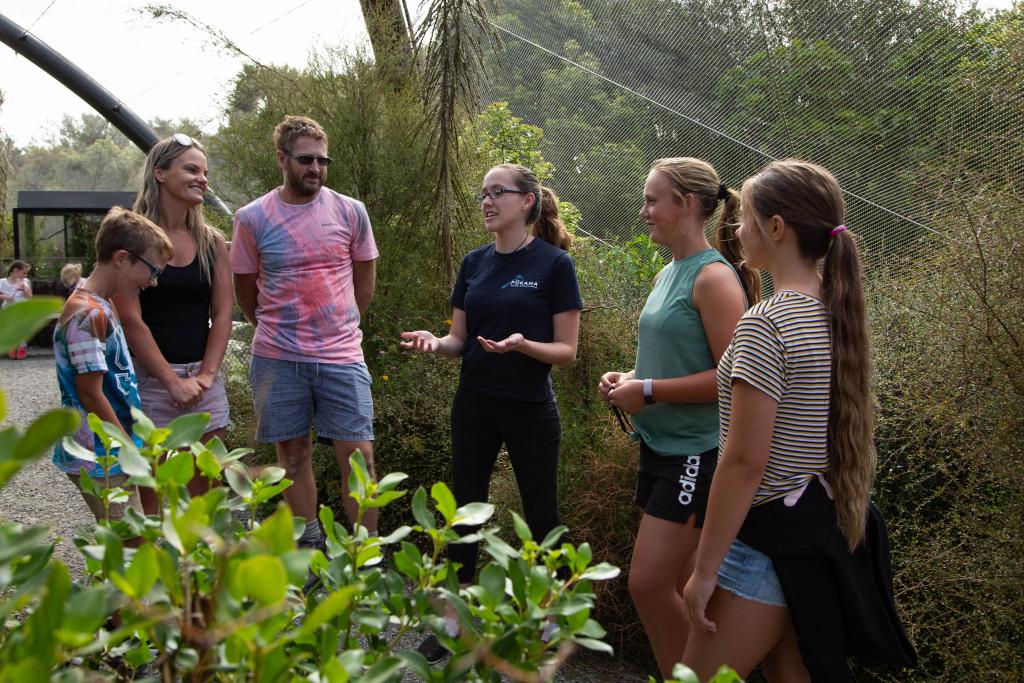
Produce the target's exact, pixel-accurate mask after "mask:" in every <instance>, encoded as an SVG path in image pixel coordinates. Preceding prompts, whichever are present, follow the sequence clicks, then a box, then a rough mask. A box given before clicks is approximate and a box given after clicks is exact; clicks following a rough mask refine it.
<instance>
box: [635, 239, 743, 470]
mask: <svg viewBox="0 0 1024 683" xmlns="http://www.w3.org/2000/svg"><path fill="white" fill-rule="evenodd" d="M715 261H720V262H722V263H724V264H726V265H728V266H729V267H730V268H732V265H731V264H730V263H729V262H728V261H727V260H726V259H725V257H723V256H722V255H721V254H720V253H718V251H716V250H715V249H705V250H704V251H701V252H698V253H696V254H692V255H690V256H687V257H686V258H684V259H680V260H678V261H672V263H670V264H668V265H667V266H665V268H664V269H663V270H662V271H661V274H660V275H659V277H658V281H657V282H656V283H655V285H654V289H652V290H651V293H650V295H649V296H648V297H647V303H646V304H644V310H643V312H642V313H641V314H640V324H639V340H638V342H637V351H636V378H637V379H647V378H648V377H650V378H653V379H668V378H671V377H685V376H687V375H693V374H695V373H698V372H702V371H704V370H708V369H710V368H713V367H715V359H714V356H712V355H711V349H710V348H709V347H708V338H707V335H706V334H704V325H703V323H702V322H701V318H700V313H699V312H698V311H697V309H696V308H694V306H693V283H694V281H695V280H696V279H697V276H698V275H700V271H701V269H703V268H704V266H706V265H707V264H709V263H713V262H715ZM633 427H634V429H635V430H636V433H637V435H638V436H640V437H641V438H642V439H643V440H644V442H645V443H646V444H647V445H648V446H650V448H651V450H653V451H654V452H655V453H658V454H659V455H664V456H684V455H695V454H697V453H703V452H704V451H707V450H710V449H711V448H714V447H715V446H717V445H718V402H717V401H714V402H711V403H665V402H658V403H655V404H654V405H649V406H644V407H643V408H642V409H641V410H640V411H639V412H637V413H636V414H635V415H633Z"/></svg>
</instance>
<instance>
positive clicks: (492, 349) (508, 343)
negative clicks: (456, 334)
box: [476, 332, 526, 353]
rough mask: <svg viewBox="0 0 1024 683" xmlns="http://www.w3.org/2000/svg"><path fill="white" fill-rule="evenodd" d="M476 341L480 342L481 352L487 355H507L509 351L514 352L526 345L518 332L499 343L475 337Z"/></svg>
mask: <svg viewBox="0 0 1024 683" xmlns="http://www.w3.org/2000/svg"><path fill="white" fill-rule="evenodd" d="M476 340H477V341H478V342H480V346H481V347H482V348H483V350H484V351H486V352H488V353H508V352H509V351H515V350H516V349H518V348H519V347H521V346H522V345H523V344H525V343H526V339H525V338H524V337H523V335H522V334H521V333H519V332H514V333H512V334H510V335H509V336H507V337H505V338H504V339H502V340H501V341H492V340H490V339H484V338H483V337H477V338H476Z"/></svg>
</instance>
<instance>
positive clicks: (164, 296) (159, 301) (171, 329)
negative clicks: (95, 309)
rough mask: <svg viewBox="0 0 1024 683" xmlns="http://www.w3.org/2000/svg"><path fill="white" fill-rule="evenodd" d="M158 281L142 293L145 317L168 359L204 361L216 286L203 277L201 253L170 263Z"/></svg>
mask: <svg viewBox="0 0 1024 683" xmlns="http://www.w3.org/2000/svg"><path fill="white" fill-rule="evenodd" d="M212 256H213V255H212V254H211V259H210V266H211V267H212V266H213V263H214V260H213V258H212ZM158 283H159V284H158V285H157V286H156V287H147V288H146V289H144V290H142V293H141V294H140V295H139V305H140V306H141V307H142V321H143V322H144V323H146V325H147V326H148V327H149V330H150V332H152V333H153V338H154V339H155V340H156V345H157V346H158V347H159V348H160V353H162V354H163V356H164V358H165V359H167V362H168V363H196V362H198V361H201V360H202V359H203V354H204V353H205V352H206V338H207V336H209V334H210V301H211V299H212V298H213V297H212V294H213V287H212V285H211V282H210V280H209V279H207V278H205V277H203V274H202V270H201V269H200V267H199V254H198V253H197V254H196V257H195V258H194V259H192V263H190V264H189V265H187V266H182V267H180V268H177V267H175V266H167V267H166V268H165V269H164V272H163V273H162V274H161V275H160V279H159V280H158Z"/></svg>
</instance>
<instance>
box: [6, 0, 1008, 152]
mask: <svg viewBox="0 0 1024 683" xmlns="http://www.w3.org/2000/svg"><path fill="white" fill-rule="evenodd" d="M163 2H164V3H165V4H170V5H173V6H174V7H176V8H178V9H180V10H182V11H185V12H187V13H189V14H191V15H192V16H193V17H195V18H196V19H198V20H200V21H203V22H204V23H206V24H209V25H211V26H213V27H216V28H218V29H220V30H221V31H222V32H223V33H225V34H227V36H228V37H230V38H231V39H232V40H234V41H235V42H236V43H237V44H238V45H240V46H241V48H242V49H243V50H245V51H246V52H248V53H249V54H250V55H252V56H253V57H254V58H256V59H258V60H260V61H261V62H263V63H273V64H289V65H292V66H297V67H301V66H303V65H304V64H305V63H306V60H307V57H308V55H309V54H310V52H311V51H312V50H316V49H318V48H320V47H322V46H324V45H329V46H334V47H346V48H352V49H354V48H355V47H357V46H365V45H367V44H368V39H367V37H366V28H365V24H364V22H363V16H362V12H361V11H360V9H359V0H275V1H273V2H271V1H270V0H163ZM146 4H147V2H146V0H134V1H133V0H0V14H4V15H5V16H6V17H7V18H8V19H10V20H11V21H14V22H16V23H18V24H19V25H21V26H22V27H23V28H27V29H30V30H31V32H32V34H33V35H34V36H35V37H36V38H38V39H40V40H42V41H44V42H46V43H48V44H49V45H50V46H51V47H53V48H54V49H56V50H57V51H58V52H60V53H62V54H63V55H64V56H65V57H67V58H68V59H70V60H71V61H72V62H74V63H75V64H77V65H78V66H79V67H80V68H82V69H83V70H84V71H85V72H86V73H88V74H89V75H90V76H92V77H93V78H94V79H95V80H96V81H98V82H99V83H100V85H102V86H103V87H105V88H106V89H107V90H109V91H110V92H111V93H112V94H113V95H114V96H115V97H117V98H118V99H120V100H121V101H122V102H124V103H125V104H126V105H127V106H128V107H129V108H130V109H132V110H133V111H134V112H135V113H136V114H138V115H139V116H140V117H142V118H143V119H144V120H147V121H148V120H151V119H153V118H156V117H160V118H164V119H180V118H184V117H188V118H191V119H193V120H196V121H198V122H199V123H200V124H201V125H202V126H203V128H204V129H206V130H209V131H212V130H213V129H214V128H216V123H217V119H218V116H219V113H220V110H221V108H222V104H223V100H224V97H225V96H226V94H227V92H228V91H229V89H230V84H231V80H232V77H233V76H234V75H235V74H236V73H237V72H238V70H239V69H240V68H241V65H242V63H243V62H242V60H241V59H239V58H237V57H234V56H233V55H229V54H227V53H224V52H222V51H219V50H218V49H217V48H215V47H213V45H212V42H211V40H210V39H209V38H207V37H206V35H205V34H203V33H201V32H199V31H197V30H195V29H193V28H192V27H191V26H188V25H187V24H184V23H181V22H177V21H169V20H161V21H155V20H153V19H151V18H149V17H148V15H143V14H140V13H139V12H138V11H137V10H139V9H141V8H142V7H144V6H145V5H146ZM418 4H419V3H418V2H411V3H410V5H411V6H412V7H416V6H418ZM1011 4H1012V0H979V2H978V5H979V6H980V7H982V8H984V9H991V8H996V7H1008V6H1010V5H1011ZM40 15H42V17H41V18H40ZM0 90H3V91H4V93H5V99H6V101H5V102H4V105H3V107H0V128H2V129H3V130H4V131H5V132H6V133H7V135H9V136H11V137H12V138H13V139H14V142H15V144H16V145H17V146H25V145H28V144H30V143H33V142H38V143H45V142H46V141H47V140H48V139H49V138H50V137H51V136H53V135H54V134H55V133H56V131H57V130H58V129H59V123H60V121H61V120H62V119H63V117H64V114H71V115H73V116H78V115H79V114H81V113H84V112H90V113H92V112H93V110H92V108H91V107H89V106H88V105H86V104H85V103H84V102H82V101H81V100H80V99H79V98H78V97H77V96H76V95H74V94H72V93H71V92H70V91H68V90H67V89H66V88H64V86H62V85H60V84H59V83H57V81H55V80H54V79H53V78H52V77H50V76H49V75H48V74H46V73H45V72H43V71H42V70H41V69H40V68H39V67H37V66H36V65H35V64H32V63H31V62H29V61H28V60H27V59H25V58H24V57H21V56H20V55H18V54H17V53H15V52H14V51H13V50H11V49H10V48H8V47H7V46H6V45H2V44H0Z"/></svg>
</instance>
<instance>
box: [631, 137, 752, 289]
mask: <svg viewBox="0 0 1024 683" xmlns="http://www.w3.org/2000/svg"><path fill="white" fill-rule="evenodd" d="M651 170H652V171H658V172H659V173H661V174H662V175H663V176H664V177H665V178H666V179H667V180H668V181H669V182H670V183H671V184H672V192H673V194H674V195H675V196H676V198H677V200H679V201H681V200H682V198H683V196H684V195H687V194H691V193H692V194H693V195H695V196H696V197H697V199H698V200H699V201H700V205H701V208H702V209H703V210H704V220H707V218H708V217H709V216H711V215H712V214H714V213H715V209H716V208H717V207H718V202H719V201H720V200H724V201H723V204H722V209H721V211H719V212H718V221H717V223H716V224H715V232H714V247H715V249H717V250H718V251H719V253H721V254H722V256H724V257H725V258H726V260H727V261H728V262H729V263H731V264H732V267H733V268H734V269H735V270H736V274H737V275H739V278H740V283H741V284H742V285H743V291H744V293H745V294H746V295H747V305H748V306H753V305H754V304H755V303H757V301H758V299H760V298H761V274H760V273H759V272H757V271H756V270H754V269H753V268H748V267H747V265H746V264H745V263H744V262H743V256H742V255H741V254H740V243H739V240H738V239H737V237H736V226H737V225H739V220H740V194H739V192H737V191H736V190H733V189H731V188H728V187H726V186H725V185H723V184H722V182H721V180H720V179H719V177H718V172H717V171H715V169H714V167H713V166H712V165H711V164H709V163H708V162H706V161H704V160H702V159H695V158H694V157H667V158H665V159H657V160H655V162H654V163H653V164H651Z"/></svg>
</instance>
